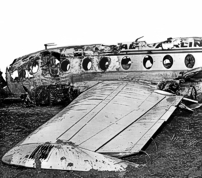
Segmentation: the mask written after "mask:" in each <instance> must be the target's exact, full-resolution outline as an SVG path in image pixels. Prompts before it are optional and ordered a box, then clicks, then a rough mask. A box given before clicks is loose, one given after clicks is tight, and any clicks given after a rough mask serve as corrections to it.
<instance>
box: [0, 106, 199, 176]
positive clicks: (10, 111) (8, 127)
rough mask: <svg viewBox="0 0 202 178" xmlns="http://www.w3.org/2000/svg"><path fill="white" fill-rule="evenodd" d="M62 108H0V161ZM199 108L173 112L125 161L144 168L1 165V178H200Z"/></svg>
mask: <svg viewBox="0 0 202 178" xmlns="http://www.w3.org/2000/svg"><path fill="white" fill-rule="evenodd" d="M63 108H64V106H52V107H30V108H26V107H25V106H23V104H22V103H16V104H4V105H3V106H0V158H2V156H3V155H4V154H5V153H6V152H7V151H8V150H9V149H11V148H12V147H13V146H15V145H16V144H17V143H18V142H20V141H21V140H22V139H23V138H25V137H26V136H27V135H29V134H30V133H31V132H32V131H34V130H35V129H36V128H38V127H39V126H40V125H42V124H43V123H45V122H46V121H47V120H49V119H50V118H52V117H53V116H54V115H55V114H57V113H58V112H59V111H61V110H62V109H63ZM201 138H202V108H199V109H197V110H196V111H195V112H194V113H191V112H187V111H183V112H182V111H180V110H178V111H176V112H175V113H174V114H173V116H172V117H171V118H170V120H169V122H167V123H166V124H165V125H164V126H163V127H162V129H161V130H160V131H159V132H158V133H156V135H155V136H154V137H153V139H151V141H150V142H149V143H148V145H147V146H146V147H145V149H144V152H142V153H141V154H138V155H134V156H130V157H127V158H124V159H126V160H129V161H132V162H135V163H139V164H141V165H144V166H140V167H139V168H132V167H130V168H128V169H127V171H126V172H124V173H115V172H98V171H93V170H92V171H89V172H76V171H59V170H37V169H29V168H23V167H17V166H10V165H6V164H4V163H2V162H1V161H0V177H2V178H35V177H39V178H55V177H59V178H64V177H75V178H89V177H92V178H99V177H108V178H114V177H125V178H129V177H152V178H155V177H189V178H191V177H202V139H201Z"/></svg>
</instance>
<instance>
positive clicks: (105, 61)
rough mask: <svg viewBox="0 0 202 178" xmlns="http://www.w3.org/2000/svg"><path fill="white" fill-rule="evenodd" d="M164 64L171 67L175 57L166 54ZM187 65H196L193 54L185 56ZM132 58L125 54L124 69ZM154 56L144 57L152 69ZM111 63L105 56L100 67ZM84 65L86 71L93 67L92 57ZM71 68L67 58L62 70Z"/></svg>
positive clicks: (146, 63)
mask: <svg viewBox="0 0 202 178" xmlns="http://www.w3.org/2000/svg"><path fill="white" fill-rule="evenodd" d="M162 62H163V66H164V67H165V68H166V69H170V68H171V67H172V65H173V58H172V56H170V55H166V56H164V58H163V61H162ZM184 62H185V66H186V67H187V68H193V67H194V65H195V58H194V56H193V55H192V54H188V55H187V56H186V57H185V60H184ZM131 63H132V62H131V59H130V58H129V57H128V56H124V57H123V58H122V60H121V66H122V68H123V69H125V70H128V69H129V68H130V66H131ZM153 63H154V61H153V58H152V57H151V56H145V57H144V59H143V65H144V67H145V68H146V69H150V68H152V66H153ZM109 65H110V58H108V57H103V58H101V60H100V62H99V67H100V68H101V69H102V70H104V71H105V70H107V68H108V67H109ZM82 67H83V69H84V70H85V71H88V70H90V69H91V68H92V61H91V59H89V58H85V59H84V60H83V63H82ZM69 69H70V62H69V60H65V61H63V62H62V63H61V70H62V71H63V72H67V71H68V70H69Z"/></svg>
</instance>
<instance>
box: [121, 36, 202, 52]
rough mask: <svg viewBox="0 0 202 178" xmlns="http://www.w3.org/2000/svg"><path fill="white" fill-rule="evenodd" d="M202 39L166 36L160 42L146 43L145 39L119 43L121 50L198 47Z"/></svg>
mask: <svg viewBox="0 0 202 178" xmlns="http://www.w3.org/2000/svg"><path fill="white" fill-rule="evenodd" d="M200 47H202V39H196V38H185V39H183V38H176V39H175V38H168V39H167V40H166V41H163V42H160V43H153V44H147V43H146V42H145V41H139V42H132V43H125V44H123V43H122V44H120V49H121V50H128V49H129V50H130V49H136V50H151V49H177V48H200Z"/></svg>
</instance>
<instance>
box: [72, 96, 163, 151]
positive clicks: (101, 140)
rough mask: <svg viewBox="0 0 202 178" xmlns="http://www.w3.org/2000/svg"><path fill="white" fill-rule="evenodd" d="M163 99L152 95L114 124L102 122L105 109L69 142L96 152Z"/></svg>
mask: <svg viewBox="0 0 202 178" xmlns="http://www.w3.org/2000/svg"><path fill="white" fill-rule="evenodd" d="M163 98H164V96H163V95H159V94H156V93H152V94H150V95H149V96H148V97H147V98H146V99H145V100H144V101H143V102H142V103H141V104H139V105H138V106H137V107H135V108H134V109H133V110H132V111H131V112H130V113H128V114H126V115H125V116H123V117H121V118H120V119H118V120H116V121H115V122H112V121H111V118H110V120H109V119H106V120H108V122H107V121H106V122H103V118H104V117H105V118H106V113H105V112H106V110H108V108H105V110H103V111H102V113H100V114H99V115H97V118H96V119H95V120H94V122H91V123H89V125H88V126H86V127H85V128H84V129H83V130H82V131H80V133H78V134H77V135H76V136H75V137H74V138H73V139H71V140H70V141H71V142H74V143H77V144H79V146H81V147H84V148H88V149H90V150H93V151H96V150H98V149H99V148H100V147H101V146H102V145H104V144H105V143H107V142H109V141H110V140H112V139H113V138H114V137H116V136H117V135H118V134H119V133H121V132H122V131H123V130H124V129H125V128H127V127H129V126H130V125H131V124H132V123H133V122H135V121H136V120H137V119H139V118H140V117H141V116H142V115H144V114H145V113H146V112H147V111H148V110H150V109H151V108H152V107H154V106H155V105H156V104H157V103H158V102H160V101H161V100H162V99H163ZM115 112H116V110H115ZM98 120H100V123H98V122H97V121H98ZM88 131H90V132H88ZM86 133H89V134H86Z"/></svg>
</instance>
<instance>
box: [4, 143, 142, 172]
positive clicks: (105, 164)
mask: <svg viewBox="0 0 202 178" xmlns="http://www.w3.org/2000/svg"><path fill="white" fill-rule="evenodd" d="M19 158H20V159H19ZM3 162H6V163H8V164H14V165H16V164H17V165H20V166H25V167H32V168H37V169H60V170H75V171H90V170H91V169H94V170H100V171H125V170H126V168H127V166H128V165H131V166H135V167H138V164H134V163H130V162H127V161H123V160H120V159H118V158H114V157H110V156H107V155H103V154H99V153H96V152H92V151H89V150H86V149H83V148H81V147H78V146H75V145H72V144H71V143H68V142H67V143H64V142H61V143H59V144H57V143H55V144H50V143H45V144H40V143H38V144H37V143H36V144H25V145H19V146H17V147H15V148H14V149H12V151H11V152H10V153H9V154H6V155H5V156H4V158H3Z"/></svg>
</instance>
